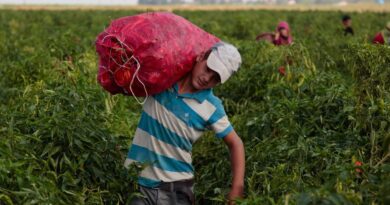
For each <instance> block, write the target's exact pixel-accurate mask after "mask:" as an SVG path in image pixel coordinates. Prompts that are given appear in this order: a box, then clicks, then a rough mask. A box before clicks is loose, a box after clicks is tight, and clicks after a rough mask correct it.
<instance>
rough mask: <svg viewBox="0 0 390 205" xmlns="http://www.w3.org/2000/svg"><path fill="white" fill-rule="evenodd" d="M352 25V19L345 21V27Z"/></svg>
mask: <svg viewBox="0 0 390 205" xmlns="http://www.w3.org/2000/svg"><path fill="white" fill-rule="evenodd" d="M351 24H352V20H351V19H347V20H344V21H343V25H344V26H345V27H348V26H351Z"/></svg>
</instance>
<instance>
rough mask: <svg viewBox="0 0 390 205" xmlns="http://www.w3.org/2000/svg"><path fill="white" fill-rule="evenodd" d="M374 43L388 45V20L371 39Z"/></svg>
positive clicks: (389, 40)
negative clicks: (383, 27)
mask: <svg viewBox="0 0 390 205" xmlns="http://www.w3.org/2000/svg"><path fill="white" fill-rule="evenodd" d="M372 43H374V44H382V45H385V44H386V45H390V21H389V22H387V24H386V27H385V29H383V30H382V31H380V32H378V33H377V34H376V35H375V37H374V39H373V40H372Z"/></svg>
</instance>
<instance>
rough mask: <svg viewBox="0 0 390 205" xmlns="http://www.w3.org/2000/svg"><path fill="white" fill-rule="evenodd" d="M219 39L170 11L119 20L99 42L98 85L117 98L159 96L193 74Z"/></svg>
mask: <svg viewBox="0 0 390 205" xmlns="http://www.w3.org/2000/svg"><path fill="white" fill-rule="evenodd" d="M218 41H219V39H218V38H216V37H215V36H213V35H211V34H209V33H207V32H205V31H204V30H202V29H200V28H199V27H197V26H195V25H194V24H192V23H191V22H189V21H187V20H186V19H184V18H182V17H180V16H177V15H175V14H172V13H167V12H153V13H144V14H139V15H135V16H128V17H123V18H119V19H116V20H114V21H112V22H111V25H110V26H109V27H108V28H107V29H106V30H105V31H103V32H102V33H100V34H99V35H98V37H97V39H96V51H97V53H98V55H99V73H98V77H97V79H98V82H99V83H100V85H101V86H102V87H103V88H104V89H105V90H107V91H109V92H110V93H111V94H117V93H122V94H125V95H133V96H139V97H142V96H147V95H153V94H157V93H159V92H162V91H164V90H165V89H167V88H169V87H171V86H172V85H173V84H174V83H175V82H177V81H178V80H179V79H180V78H181V77H183V76H184V75H185V74H186V73H188V72H189V71H190V70H191V69H192V67H193V65H194V63H195V61H196V57H197V56H198V55H199V54H200V53H202V52H204V51H206V50H208V49H209V48H210V47H211V46H212V45H213V44H214V43H216V42H218Z"/></svg>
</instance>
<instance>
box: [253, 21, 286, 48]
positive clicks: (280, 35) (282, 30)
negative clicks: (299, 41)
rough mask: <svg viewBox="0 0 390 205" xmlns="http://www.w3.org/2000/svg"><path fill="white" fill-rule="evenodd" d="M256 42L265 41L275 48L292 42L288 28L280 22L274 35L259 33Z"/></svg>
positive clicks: (284, 23)
mask: <svg viewBox="0 0 390 205" xmlns="http://www.w3.org/2000/svg"><path fill="white" fill-rule="evenodd" d="M256 40H257V41H260V40H265V41H268V42H271V43H273V44H274V45H276V46H280V45H290V44H291V43H292V42H293V38H292V35H291V31H290V26H289V25H288V23H287V22H285V21H282V22H280V23H279V24H278V26H277V27H276V32H275V33H270V32H266V33H261V34H259V35H258V36H257V37H256Z"/></svg>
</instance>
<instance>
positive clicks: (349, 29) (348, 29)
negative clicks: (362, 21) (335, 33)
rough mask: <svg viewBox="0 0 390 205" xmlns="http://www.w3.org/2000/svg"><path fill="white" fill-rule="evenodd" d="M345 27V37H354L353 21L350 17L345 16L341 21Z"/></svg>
mask: <svg viewBox="0 0 390 205" xmlns="http://www.w3.org/2000/svg"><path fill="white" fill-rule="evenodd" d="M341 21H342V23H343V27H344V36H347V35H349V34H350V35H351V36H353V29H352V19H351V17H350V16H348V15H344V16H343V18H342V19H341Z"/></svg>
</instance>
